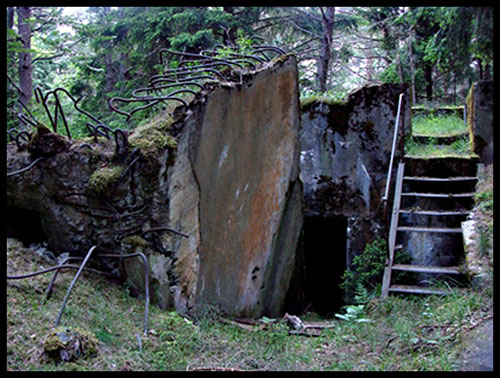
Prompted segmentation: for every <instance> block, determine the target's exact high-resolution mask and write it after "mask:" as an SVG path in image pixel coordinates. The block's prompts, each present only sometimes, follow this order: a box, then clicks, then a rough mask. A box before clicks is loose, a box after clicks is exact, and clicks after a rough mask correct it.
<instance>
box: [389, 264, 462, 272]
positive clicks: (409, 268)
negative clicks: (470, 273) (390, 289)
mask: <svg viewBox="0 0 500 378" xmlns="http://www.w3.org/2000/svg"><path fill="white" fill-rule="evenodd" d="M392 269H393V270H401V271H405V272H415V273H440V274H461V272H460V269H459V268H458V267H456V266H427V265H407V264H394V265H393V266H392Z"/></svg>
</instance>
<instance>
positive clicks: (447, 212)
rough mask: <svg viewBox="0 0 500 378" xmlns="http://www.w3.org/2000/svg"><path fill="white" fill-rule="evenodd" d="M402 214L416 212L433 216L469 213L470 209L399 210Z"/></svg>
mask: <svg viewBox="0 0 500 378" xmlns="http://www.w3.org/2000/svg"><path fill="white" fill-rule="evenodd" d="M399 213H400V214H416V215H431V216H456V215H469V212H468V211H437V210H408V209H403V210H400V211H399Z"/></svg>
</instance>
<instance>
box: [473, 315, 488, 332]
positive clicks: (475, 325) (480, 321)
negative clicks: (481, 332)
mask: <svg viewBox="0 0 500 378" xmlns="http://www.w3.org/2000/svg"><path fill="white" fill-rule="evenodd" d="M488 319H493V314H491V315H488V316H487V317H485V318H483V319H480V320H479V321H478V322H477V323H476V324H474V325H472V326H470V327H469V331H470V330H471V329H474V328H476V327H477V326H478V325H480V324H481V323H482V322H484V321H486V320H488Z"/></svg>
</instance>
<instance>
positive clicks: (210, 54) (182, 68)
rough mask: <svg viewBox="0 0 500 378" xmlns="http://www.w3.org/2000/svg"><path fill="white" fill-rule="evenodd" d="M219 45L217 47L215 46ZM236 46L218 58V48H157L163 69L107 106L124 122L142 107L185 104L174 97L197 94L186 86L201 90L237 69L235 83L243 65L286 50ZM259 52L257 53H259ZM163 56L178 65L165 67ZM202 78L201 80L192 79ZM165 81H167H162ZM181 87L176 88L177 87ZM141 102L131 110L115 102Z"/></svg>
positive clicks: (185, 102)
mask: <svg viewBox="0 0 500 378" xmlns="http://www.w3.org/2000/svg"><path fill="white" fill-rule="evenodd" d="M217 47H218V46H217ZM239 49H241V48H238V47H234V48H233V50H236V52H229V53H228V55H229V56H228V57H227V58H221V57H218V56H215V55H217V54H220V52H219V51H217V50H202V51H201V52H200V53H199V54H195V53H188V52H180V51H174V50H170V49H166V48H162V49H160V50H159V51H160V53H159V56H160V64H164V65H165V66H166V67H165V72H164V73H163V74H159V75H153V76H151V77H150V79H149V86H148V87H145V88H138V89H135V90H134V91H133V92H132V98H124V97H113V98H111V99H110V100H109V106H110V108H111V109H112V110H113V111H115V112H117V113H118V114H122V115H124V116H126V117H127V121H128V120H130V118H131V117H132V115H133V114H134V113H136V112H137V111H139V110H144V109H147V108H150V107H152V106H154V105H157V104H158V103H159V102H164V101H169V100H175V101H178V102H181V103H182V105H184V106H187V101H186V100H184V99H183V98H182V97H179V96H176V95H180V94H184V93H188V94H192V95H195V96H196V95H197V93H198V92H196V91H194V90H192V89H189V87H190V86H191V87H193V86H194V87H198V89H200V90H203V89H204V83H203V81H206V80H212V81H228V82H231V81H234V79H231V73H232V72H233V71H236V72H237V73H238V74H239V81H238V82H237V83H238V84H242V83H243V76H242V70H243V69H244V64H247V65H250V66H251V67H252V69H256V67H257V66H256V64H264V63H266V61H267V62H269V61H270V58H269V57H268V56H267V55H266V52H268V53H269V52H270V53H274V54H277V55H278V56H279V55H283V54H285V52H284V51H283V50H282V49H280V48H278V47H274V46H267V45H259V46H254V47H253V49H254V50H253V53H252V54H250V53H247V52H246V51H245V52H244V53H243V52H242V53H239V52H237V51H238V50H239ZM258 55H260V56H258ZM166 57H170V58H174V57H177V58H180V61H179V62H178V66H177V67H176V68H168V60H167V59H165V58H166ZM224 67H226V68H229V69H230V70H229V72H223V71H221V70H220V69H219V68H224ZM195 80H198V81H201V83H199V82H197V81H195ZM162 83H167V84H162ZM179 87H180V89H176V88H179ZM170 89H172V90H173V91H171V92H169V93H167V94H164V95H162V94H160V93H159V92H161V91H166V90H170ZM119 102H121V103H139V102H142V103H144V104H143V105H141V106H138V107H136V108H133V109H132V110H130V111H126V110H123V109H119V108H118V106H117V103H119Z"/></svg>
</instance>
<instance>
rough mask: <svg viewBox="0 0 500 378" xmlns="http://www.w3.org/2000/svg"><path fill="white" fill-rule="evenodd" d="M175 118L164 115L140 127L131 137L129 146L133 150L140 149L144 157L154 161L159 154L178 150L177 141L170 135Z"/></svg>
mask: <svg viewBox="0 0 500 378" xmlns="http://www.w3.org/2000/svg"><path fill="white" fill-rule="evenodd" d="M173 121H174V120H173V118H172V117H170V116H169V115H167V114H165V113H162V114H161V115H159V116H157V117H155V118H153V119H152V120H151V121H149V122H148V123H146V124H144V125H142V126H140V127H138V128H137V129H136V130H134V132H133V134H132V135H131V136H130V137H129V145H130V147H131V148H132V149H134V148H139V149H140V150H141V153H142V155H143V156H144V157H145V158H146V159H148V160H153V159H154V158H156V157H157V156H158V153H159V152H160V151H162V150H164V149H166V148H172V149H174V148H176V147H177V141H176V140H175V138H173V137H172V136H171V135H169V134H168V130H169V129H170V128H171V126H172V123H173Z"/></svg>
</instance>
